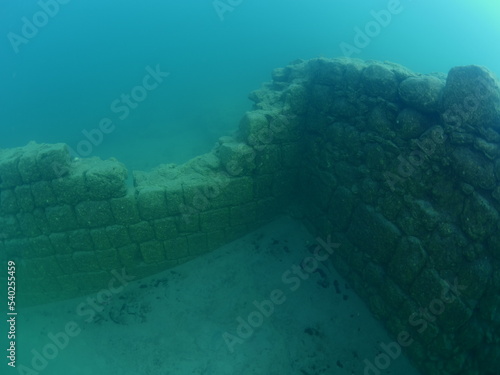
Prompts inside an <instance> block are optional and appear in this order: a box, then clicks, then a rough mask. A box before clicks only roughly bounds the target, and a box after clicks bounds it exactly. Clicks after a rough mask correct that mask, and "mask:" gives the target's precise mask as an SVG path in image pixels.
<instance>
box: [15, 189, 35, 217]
mask: <svg viewBox="0 0 500 375" xmlns="http://www.w3.org/2000/svg"><path fill="white" fill-rule="evenodd" d="M14 191H15V193H16V197H17V204H18V205H19V208H20V209H21V210H22V211H24V212H31V211H33V209H34V208H35V200H34V199H33V195H32V194H31V186H30V185H19V186H16V188H15V190H14Z"/></svg>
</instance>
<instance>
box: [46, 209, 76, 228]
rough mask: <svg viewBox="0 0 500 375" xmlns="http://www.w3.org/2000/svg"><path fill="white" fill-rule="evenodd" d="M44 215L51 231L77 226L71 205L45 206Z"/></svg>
mask: <svg viewBox="0 0 500 375" xmlns="http://www.w3.org/2000/svg"><path fill="white" fill-rule="evenodd" d="M45 216H46V217H47V222H48V225H49V229H50V231H51V232H65V231H68V230H71V229H75V228H77V227H78V224H77V221H76V215H75V213H74V212H73V208H72V207H71V206H68V205H63V206H54V207H47V208H46V209H45Z"/></svg>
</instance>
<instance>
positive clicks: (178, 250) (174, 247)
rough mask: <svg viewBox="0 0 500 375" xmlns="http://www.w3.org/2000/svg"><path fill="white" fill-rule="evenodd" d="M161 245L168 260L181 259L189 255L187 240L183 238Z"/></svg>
mask: <svg viewBox="0 0 500 375" xmlns="http://www.w3.org/2000/svg"><path fill="white" fill-rule="evenodd" d="M163 245H164V248H165V256H166V259H168V260H174V259H175V260H177V259H182V258H185V257H187V256H188V255H189V251H188V242H187V238H186V237H184V236H183V237H177V238H173V239H171V240H167V241H164V242H163Z"/></svg>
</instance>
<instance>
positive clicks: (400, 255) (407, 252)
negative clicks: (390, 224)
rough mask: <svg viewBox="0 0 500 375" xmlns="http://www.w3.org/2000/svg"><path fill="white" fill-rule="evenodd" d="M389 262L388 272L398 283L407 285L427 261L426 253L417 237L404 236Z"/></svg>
mask: <svg viewBox="0 0 500 375" xmlns="http://www.w3.org/2000/svg"><path fill="white" fill-rule="evenodd" d="M395 253H396V254H395V255H394V257H393V258H392V260H391V262H390V263H389V267H388V273H389V275H390V276H391V277H392V278H393V279H394V280H395V281H397V282H398V283H400V284H401V285H403V286H409V285H411V283H412V282H413V280H415V278H416V277H417V275H418V274H419V273H420V271H421V270H422V268H423V267H424V265H425V263H426V261H427V254H426V252H425V251H424V249H423V247H422V244H421V242H420V240H419V239H418V238H415V237H404V238H403V240H402V241H401V242H400V244H399V246H398V248H397V249H396V251H395Z"/></svg>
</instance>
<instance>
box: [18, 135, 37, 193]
mask: <svg viewBox="0 0 500 375" xmlns="http://www.w3.org/2000/svg"><path fill="white" fill-rule="evenodd" d="M33 145H34V144H31V143H30V144H29V145H28V146H25V147H24V148H23V153H22V155H21V157H20V158H19V162H18V164H17V169H18V170H19V174H20V175H21V178H22V180H23V183H25V184H31V183H32V182H35V181H40V180H41V179H42V174H41V173H40V170H39V169H38V164H37V162H36V156H37V153H38V150H37V148H36V147H32V146H33Z"/></svg>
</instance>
